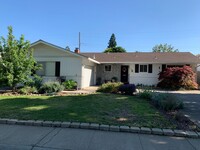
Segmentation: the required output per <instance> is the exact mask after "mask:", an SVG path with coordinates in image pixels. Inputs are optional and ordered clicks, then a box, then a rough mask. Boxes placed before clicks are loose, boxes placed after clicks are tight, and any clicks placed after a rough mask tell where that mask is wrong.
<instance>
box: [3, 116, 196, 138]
mask: <svg viewBox="0 0 200 150" xmlns="http://www.w3.org/2000/svg"><path fill="white" fill-rule="evenodd" d="M0 124H9V125H25V126H40V127H60V128H76V129H90V130H102V131H111V132H126V133H140V134H151V135H162V136H176V137H188V138H199V139H200V132H195V131H183V130H172V129H160V128H146V127H130V126H114V125H105V124H96V123H82V122H60V121H43V120H17V119H7V118H0Z"/></svg>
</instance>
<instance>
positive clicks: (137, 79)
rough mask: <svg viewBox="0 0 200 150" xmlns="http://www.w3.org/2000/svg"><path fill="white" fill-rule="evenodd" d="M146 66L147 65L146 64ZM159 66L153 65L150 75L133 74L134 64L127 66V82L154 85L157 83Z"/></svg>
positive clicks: (142, 73)
mask: <svg viewBox="0 0 200 150" xmlns="http://www.w3.org/2000/svg"><path fill="white" fill-rule="evenodd" d="M147 65H148V64H147ZM161 67H162V65H161V64H153V70H152V73H148V72H145V73H144V72H139V73H135V64H130V66H129V82H130V83H134V84H136V85H137V84H143V85H156V84H157V83H158V73H159V72H160V71H161Z"/></svg>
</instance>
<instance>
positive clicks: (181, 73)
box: [157, 66, 198, 89]
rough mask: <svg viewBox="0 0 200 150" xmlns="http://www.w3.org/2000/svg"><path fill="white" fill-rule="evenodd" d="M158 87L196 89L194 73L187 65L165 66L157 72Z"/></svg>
mask: <svg viewBox="0 0 200 150" xmlns="http://www.w3.org/2000/svg"><path fill="white" fill-rule="evenodd" d="M158 79H159V83H158V85H157V86H158V87H161V88H169V89H180V88H184V89H197V88H198V84H197V83H196V82H195V73H194V72H193V70H192V68H191V67H189V66H184V67H172V68H166V69H165V70H164V71H162V72H161V73H159V78H158Z"/></svg>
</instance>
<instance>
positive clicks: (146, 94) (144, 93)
mask: <svg viewBox="0 0 200 150" xmlns="http://www.w3.org/2000/svg"><path fill="white" fill-rule="evenodd" d="M152 94H153V91H152V90H150V89H145V90H143V91H141V92H139V97H141V98H144V99H148V100H151V98H152Z"/></svg>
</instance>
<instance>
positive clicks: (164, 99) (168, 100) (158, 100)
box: [152, 93, 184, 111]
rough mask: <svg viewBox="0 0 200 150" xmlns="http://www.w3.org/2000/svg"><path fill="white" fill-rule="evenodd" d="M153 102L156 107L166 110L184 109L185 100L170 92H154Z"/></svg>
mask: <svg viewBox="0 0 200 150" xmlns="http://www.w3.org/2000/svg"><path fill="white" fill-rule="evenodd" d="M152 102H153V104H154V105H155V106H156V107H158V108H160V109H163V110H165V111H172V110H178V109H183V107H184V105H183V102H182V101H180V100H179V99H178V98H177V96H175V95H172V94H168V93H162V94H158V93H155V94H153V96H152Z"/></svg>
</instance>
